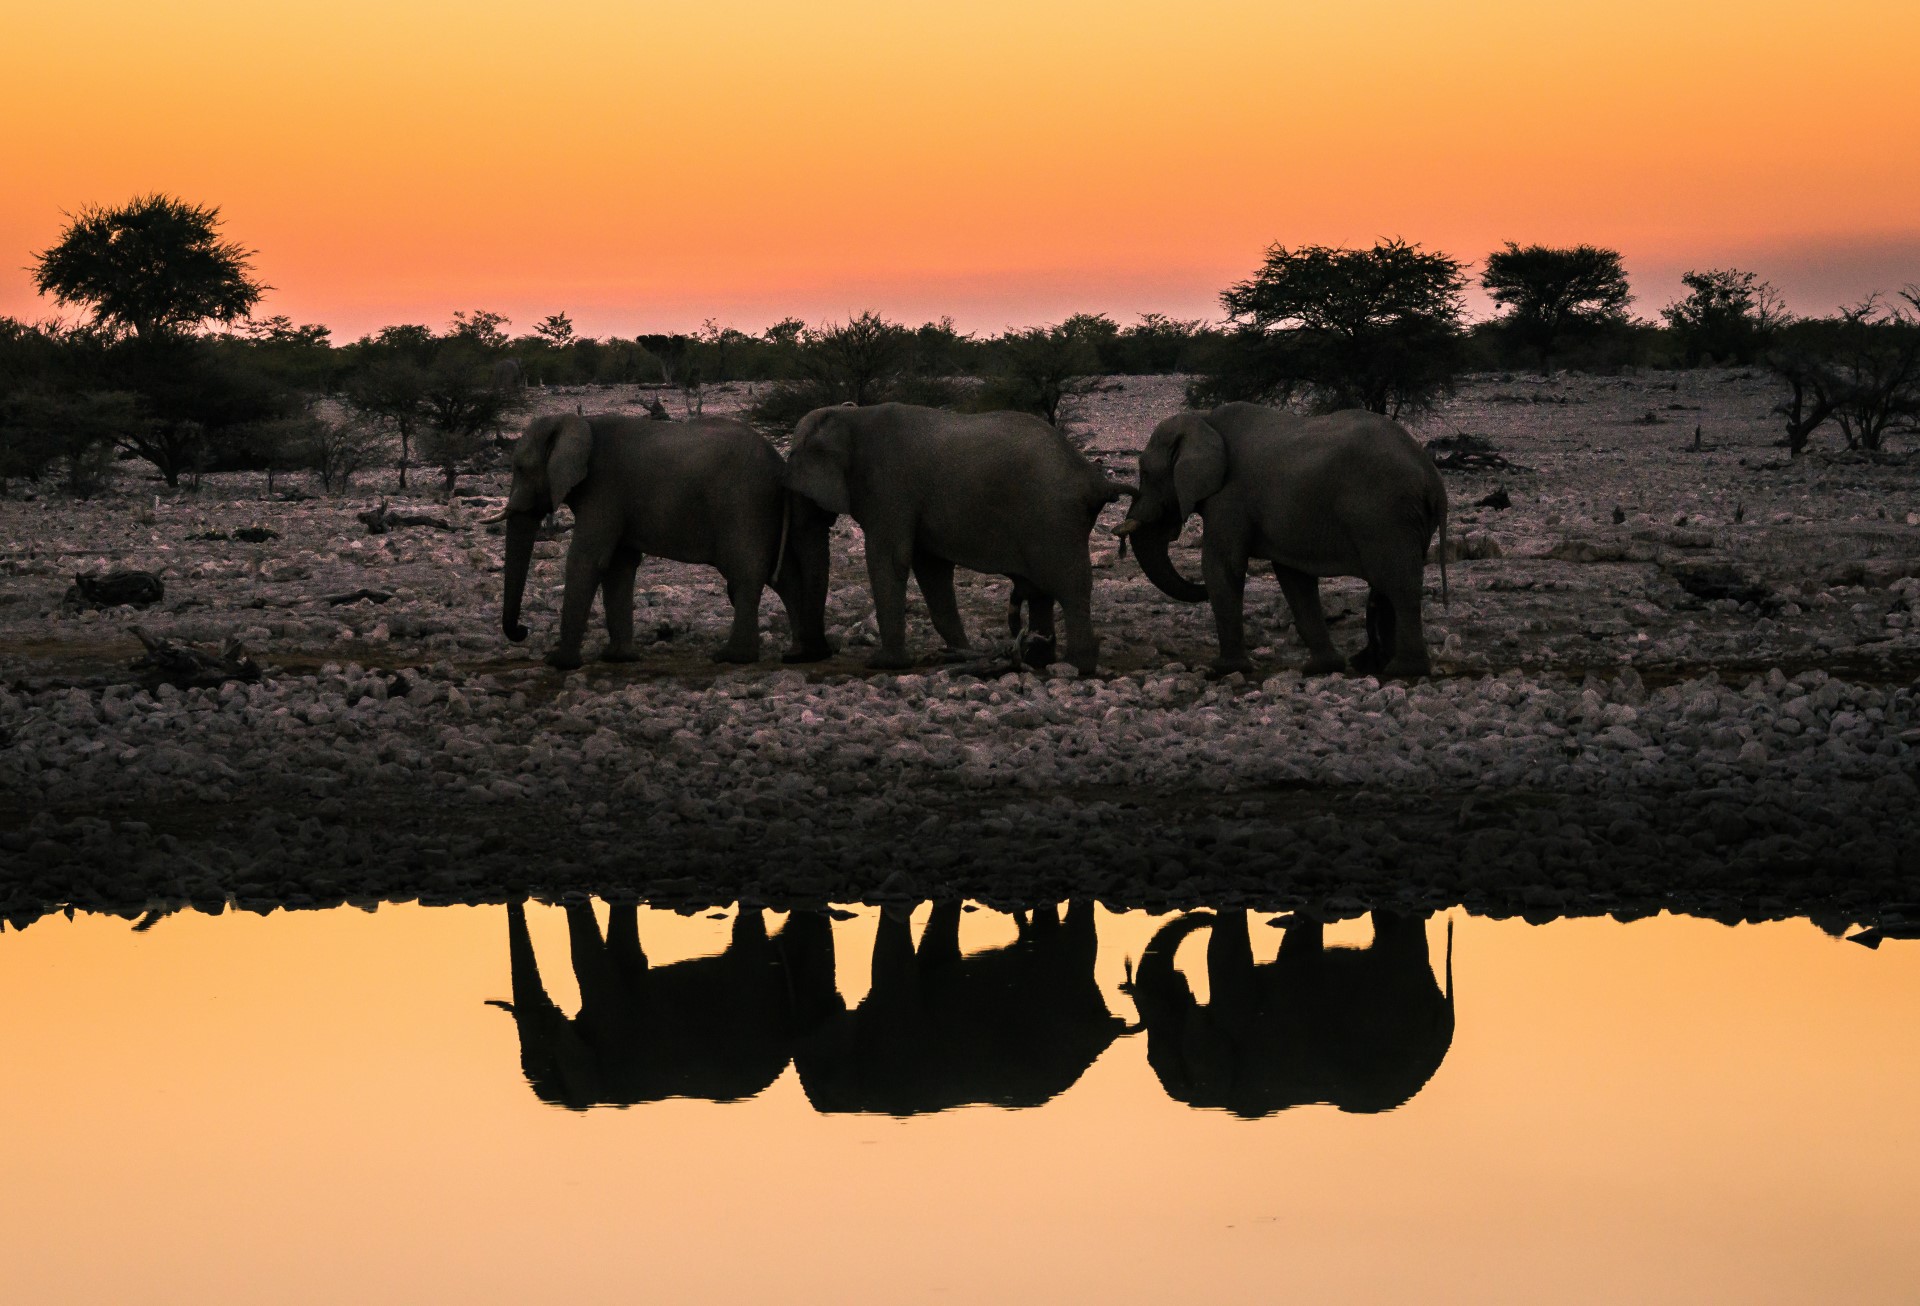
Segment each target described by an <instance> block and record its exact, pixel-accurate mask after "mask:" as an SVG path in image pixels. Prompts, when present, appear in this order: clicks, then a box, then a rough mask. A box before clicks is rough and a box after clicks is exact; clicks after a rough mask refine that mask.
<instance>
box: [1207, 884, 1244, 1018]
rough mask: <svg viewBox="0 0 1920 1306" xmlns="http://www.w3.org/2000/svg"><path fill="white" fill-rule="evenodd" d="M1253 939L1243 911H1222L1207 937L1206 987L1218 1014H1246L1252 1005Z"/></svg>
mask: <svg viewBox="0 0 1920 1306" xmlns="http://www.w3.org/2000/svg"><path fill="white" fill-rule="evenodd" d="M1253 976H1254V970H1253V939H1252V936H1251V935H1249V933H1248V932H1247V913H1246V911H1245V909H1240V910H1235V911H1222V912H1220V913H1219V914H1218V915H1216V916H1215V917H1214V920H1213V929H1212V930H1211V931H1210V932H1209V933H1208V936H1207V984H1208V985H1209V986H1210V987H1211V989H1212V991H1213V992H1212V998H1211V1001H1212V1003H1213V1005H1214V1006H1215V1007H1217V1008H1218V1009H1219V1010H1221V1011H1246V1010H1249V1009H1250V1008H1251V1007H1252V1006H1253V1005H1254V1003H1255V996H1254V983H1253Z"/></svg>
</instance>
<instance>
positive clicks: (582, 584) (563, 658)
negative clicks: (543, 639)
mask: <svg viewBox="0 0 1920 1306" xmlns="http://www.w3.org/2000/svg"><path fill="white" fill-rule="evenodd" d="M605 570H606V563H605V561H604V560H603V559H601V558H598V557H596V556H594V554H593V553H591V552H589V551H588V550H586V549H583V548H578V547H576V548H574V549H572V550H570V551H569V552H568V553H567V580H566V591H565V593H564V595H563V597H562V598H561V600H560V641H559V643H557V644H555V645H554V648H553V651H552V652H551V653H549V654H547V659H546V660H547V665H548V666H550V667H558V668H560V669H561V670H562V671H571V670H573V669H574V668H575V667H577V666H579V665H580V645H581V643H582V641H584V640H585V639H586V637H587V617H588V615H589V614H590V613H591V612H592V611H593V592H594V591H595V590H597V589H599V588H600V575H601V573H602V572H603V571H605Z"/></svg>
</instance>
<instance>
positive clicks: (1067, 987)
mask: <svg viewBox="0 0 1920 1306" xmlns="http://www.w3.org/2000/svg"><path fill="white" fill-rule="evenodd" d="M960 912H961V909H960V904H959V903H957V902H947V903H938V904H936V905H935V906H934V908H933V914H932V916H931V917H930V918H929V919H928V921H927V926H926V929H925V930H924V931H923V932H922V934H921V938H920V945H919V947H918V948H915V947H914V943H913V935H912V928H911V925H910V923H909V920H908V916H907V914H906V913H905V912H902V911H893V910H889V911H885V912H883V913H882V914H881V917H880V922H879V933H878V934H877V935H876V937H875V938H874V943H873V979H872V984H871V987H870V988H869V990H868V992H867V996H866V998H865V999H864V1000H863V1001H862V1002H861V1003H860V1005H859V1006H858V1007H856V1008H854V1009H853V1010H852V1011H845V1012H842V1013H841V1014H839V1015H838V1016H837V1017H836V1018H834V1019H832V1020H830V1021H828V1022H827V1023H826V1024H825V1025H824V1026H822V1027H821V1029H820V1030H819V1031H818V1033H817V1034H816V1035H815V1036H814V1037H811V1038H808V1039H806V1040H803V1041H802V1043H801V1044H800V1048H799V1051H798V1053H797V1054H796V1056H795V1058H794V1063H795V1065H796V1066H797V1067H798V1069H799V1072H800V1083H801V1085H802V1086H803V1087H804V1088H805V1090H806V1094H807V1100H808V1101H809V1102H811V1103H812V1104H813V1107H814V1109H815V1110H816V1111H821V1112H883V1113H886V1114H890V1115H899V1116H904V1115H915V1114H918V1113H921V1112H928V1111H942V1110H946V1109H947V1108H949V1107H957V1106H967V1105H972V1104H977V1103H990V1104H992V1105H995V1106H1007V1107H1026V1106H1038V1105H1040V1104H1041V1103H1043V1102H1046V1101H1048V1100H1049V1099H1050V1098H1053V1097H1054V1096H1056V1095H1058V1094H1059V1093H1061V1092H1064V1091H1065V1090H1066V1089H1067V1088H1069V1087H1071V1086H1072V1085H1073V1083H1074V1082H1075V1081H1076V1080H1078V1079H1079V1078H1080V1076H1081V1075H1082V1074H1083V1073H1084V1072H1085V1071H1086V1069H1087V1067H1088V1066H1090V1065H1092V1064H1093V1063H1094V1061H1095V1060H1096V1059H1098V1058H1099V1056H1100V1054H1101V1053H1102V1052H1104V1051H1106V1049H1107V1047H1108V1045H1109V1044H1111V1043H1112V1042H1113V1041H1114V1039H1115V1038H1117V1037H1119V1036H1120V1035H1121V1034H1123V1033H1131V1032H1132V1028H1137V1026H1136V1027H1132V1028H1130V1027H1129V1026H1128V1025H1127V1024H1126V1022H1125V1021H1123V1020H1121V1019H1120V1018H1119V1017H1117V1016H1115V1015H1113V1014H1112V1013H1111V1012H1109V1011H1108V1010H1107V1005H1106V1002H1105V1000H1104V999H1103V998H1102V997H1101V996H1100V990H1099V987H1098V986H1097V984H1096V983H1095V981H1094V975H1093V963H1094V956H1095V953H1096V948H1097V941H1096V940H1095V937H1094V928H1093V906H1092V904H1091V903H1085V902H1076V903H1072V904H1069V906H1068V908H1067V913H1066V916H1065V918H1064V919H1062V918H1061V917H1060V915H1059V914H1058V912H1057V911H1056V910H1055V909H1054V908H1053V907H1044V908H1041V909H1039V910H1036V911H1034V912H1033V913H1032V914H1031V916H1028V915H1027V914H1025V913H1016V914H1015V915H1014V922H1015V925H1016V926H1017V928H1018V930H1019V937H1018V938H1017V939H1016V940H1015V941H1014V942H1013V943H1010V944H1007V945H1006V946H1004V947H999V948H990V949H986V950H984V951H981V952H976V953H972V954H970V955H963V954H962V953H961V951H960Z"/></svg>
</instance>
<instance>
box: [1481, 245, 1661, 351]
mask: <svg viewBox="0 0 1920 1306" xmlns="http://www.w3.org/2000/svg"><path fill="white" fill-rule="evenodd" d="M1480 285H1481V287H1482V288H1483V289H1485V290H1486V292H1487V293H1488V294H1489V295H1491V296H1492V297H1493V302H1494V303H1496V304H1499V305H1501V306H1502V307H1503V308H1505V309H1506V310H1507V314H1506V316H1505V317H1504V318H1503V319H1501V320H1502V322H1503V324H1504V326H1505V328H1506V330H1508V331H1510V332H1511V333H1512V334H1513V336H1514V338H1515V339H1516V340H1517V341H1518V342H1519V343H1520V344H1521V345H1523V346H1524V347H1526V348H1527V349H1529V350H1531V351H1533V352H1534V353H1535V354H1536V355H1537V356H1538V358H1539V360H1540V371H1541V372H1542V374H1544V373H1546V372H1548V371H1550V370H1551V369H1552V366H1553V359H1554V355H1555V352H1556V351H1557V350H1558V349H1559V348H1560V346H1561V345H1563V344H1565V343H1566V342H1567V341H1569V340H1571V339H1573V338H1576V337H1578V336H1580V335H1582V334H1584V333H1589V332H1592V331H1595V330H1598V329H1604V328H1606V327H1609V326H1624V325H1625V324H1626V321H1627V305H1628V304H1630V303H1631V302H1633V292H1632V291H1631V290H1630V289H1629V288H1628V286H1627V272H1626V269H1625V268H1624V267H1623V266H1622V265H1621V263H1620V253H1619V251H1618V250H1611V249H1601V248H1599V247H1598V246H1595V245H1574V246H1572V247H1570V248H1564V249H1557V248H1553V247H1551V246H1547V245H1527V246H1520V245H1516V244H1515V243H1514V242H1513V241H1508V242H1507V247H1506V248H1505V249H1502V250H1495V251H1494V252H1493V253H1491V254H1489V255H1487V266H1486V270H1485V271H1484V272H1482V273H1481V274H1480Z"/></svg>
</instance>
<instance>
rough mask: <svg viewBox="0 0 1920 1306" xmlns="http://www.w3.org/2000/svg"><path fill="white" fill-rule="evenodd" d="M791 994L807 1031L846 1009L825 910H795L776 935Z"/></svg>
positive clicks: (802, 1028)
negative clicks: (838, 980) (836, 970)
mask: <svg viewBox="0 0 1920 1306" xmlns="http://www.w3.org/2000/svg"><path fill="white" fill-rule="evenodd" d="M774 946H775V948H776V949H777V950H778V952H779V956H780V965H781V967H782V968H783V969H784V970H785V972H786V975H787V981H788V988H789V991H790V992H791V993H792V995H793V996H792V1002H793V1015H794V1019H795V1022H796V1023H797V1025H798V1027H799V1030H800V1031H801V1032H802V1033H803V1034H804V1033H807V1032H810V1031H812V1030H815V1029H817V1028H819V1026H820V1025H821V1024H822V1023H824V1022H825V1021H827V1020H829V1019H831V1018H833V1017H834V1016H835V1015H838V1014H840V1013H841V1012H844V1011H845V1010H846V1003H845V1002H844V1001H842V1000H841V997H840V990H839V989H838V988H837V987H836V986H835V983H834V950H833V921H832V919H831V918H830V917H828V916H827V914H826V913H825V912H819V911H801V910H798V909H796V910H794V911H791V912H789V913H788V914H787V923H786V924H785V925H783V926H781V927H780V933H779V934H777V935H776V936H774Z"/></svg>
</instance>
